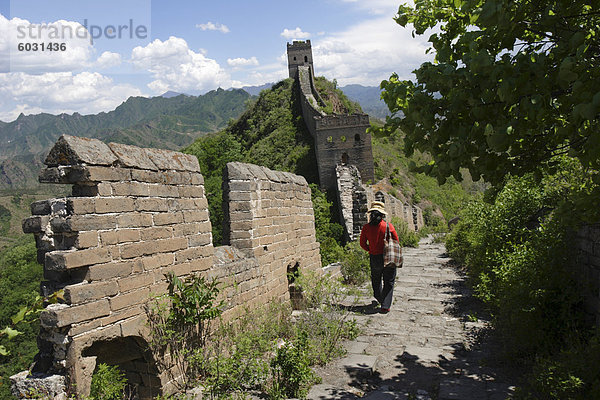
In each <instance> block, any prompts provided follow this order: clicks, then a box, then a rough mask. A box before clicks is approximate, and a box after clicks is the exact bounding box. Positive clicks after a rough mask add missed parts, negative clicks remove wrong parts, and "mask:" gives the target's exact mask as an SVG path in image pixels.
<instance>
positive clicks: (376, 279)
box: [369, 254, 396, 308]
mask: <svg viewBox="0 0 600 400" xmlns="http://www.w3.org/2000/svg"><path fill="white" fill-rule="evenodd" d="M369 258H370V262H371V283H372V285H373V295H374V296H375V298H376V299H377V301H378V302H379V304H381V307H383V308H390V307H391V306H392V297H393V296H394V282H395V281H396V268H390V267H388V268H384V267H383V254H379V255H372V254H371V255H370V256H369ZM382 281H383V285H382Z"/></svg>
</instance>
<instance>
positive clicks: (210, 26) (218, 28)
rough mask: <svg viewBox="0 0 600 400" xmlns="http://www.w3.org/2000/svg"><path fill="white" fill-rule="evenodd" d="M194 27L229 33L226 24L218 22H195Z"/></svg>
mask: <svg viewBox="0 0 600 400" xmlns="http://www.w3.org/2000/svg"><path fill="white" fill-rule="evenodd" d="M196 28H200V29H202V30H203V31H220V32H223V33H229V28H228V27H227V25H223V24H220V23H218V22H217V23H216V24H215V23H212V22H210V21H208V22H207V23H205V24H196Z"/></svg>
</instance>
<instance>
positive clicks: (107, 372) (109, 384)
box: [90, 363, 127, 400]
mask: <svg viewBox="0 0 600 400" xmlns="http://www.w3.org/2000/svg"><path fill="white" fill-rule="evenodd" d="M126 386H127V379H126V378H125V373H124V372H123V371H121V370H120V369H119V367H117V366H116V365H107V364H104V363H101V364H100V365H98V367H97V368H96V371H94V375H93V376H92V385H91V390H90V397H91V398H92V399H93V400H121V399H123V398H126V397H125V387H126Z"/></svg>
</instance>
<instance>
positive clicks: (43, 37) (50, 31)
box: [0, 14, 94, 74]
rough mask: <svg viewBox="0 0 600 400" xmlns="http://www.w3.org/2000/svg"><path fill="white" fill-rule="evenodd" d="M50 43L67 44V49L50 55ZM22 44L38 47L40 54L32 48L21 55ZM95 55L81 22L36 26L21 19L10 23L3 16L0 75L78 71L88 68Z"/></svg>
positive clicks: (58, 22)
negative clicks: (20, 47)
mask: <svg viewBox="0 0 600 400" xmlns="http://www.w3.org/2000/svg"><path fill="white" fill-rule="evenodd" d="M41 43H43V44H44V50H42V48H41ZM47 43H54V44H55V45H60V44H61V43H64V49H60V48H59V49H54V48H53V49H52V50H54V51H48V50H47V48H46V46H47ZM19 44H22V45H25V44H27V46H36V45H37V46H38V47H37V51H33V50H34V49H33V48H30V47H26V48H23V50H22V51H20V50H19V47H18V46H19ZM55 50H58V51H55ZM93 55H94V48H93V46H92V43H91V40H90V35H89V33H88V31H87V30H86V29H85V27H84V26H83V25H81V24H80V23H78V22H74V21H65V20H58V21H54V22H50V23H43V24H33V23H31V22H29V21H28V20H25V19H20V18H12V19H10V20H9V19H7V18H6V17H4V16H3V15H1V14H0V68H1V69H0V72H9V71H12V72H29V73H35V74H37V73H45V72H59V71H75V70H78V69H82V68H85V67H86V66H88V65H89V63H90V60H91V58H92V56H93Z"/></svg>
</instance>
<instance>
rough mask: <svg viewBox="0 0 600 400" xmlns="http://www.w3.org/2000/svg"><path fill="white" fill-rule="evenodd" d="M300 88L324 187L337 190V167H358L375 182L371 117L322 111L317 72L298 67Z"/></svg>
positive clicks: (320, 178)
mask: <svg viewBox="0 0 600 400" xmlns="http://www.w3.org/2000/svg"><path fill="white" fill-rule="evenodd" d="M296 70H297V71H298V73H297V79H298V81H299V87H300V104H301V107H302V117H303V118H304V122H305V123H306V126H307V128H308V130H309V132H310V134H311V135H312V137H313V139H314V144H315V154H316V157H317V168H318V172H319V182H320V185H321V187H323V188H326V189H328V190H335V187H336V171H335V169H336V166H337V165H339V164H348V165H355V166H356V167H357V168H358V170H359V171H360V173H361V179H362V180H363V182H365V183H366V182H368V181H371V182H372V181H373V180H374V179H375V169H374V166H373V152H372V148H371V134H370V133H368V132H367V128H369V126H370V123H369V116H368V115H367V114H352V115H326V114H325V113H323V112H322V111H321V110H320V107H319V106H320V105H322V103H323V101H322V99H321V98H320V96H319V94H318V92H317V91H316V90H315V88H314V83H313V70H312V68H311V67H309V66H298V67H296Z"/></svg>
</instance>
